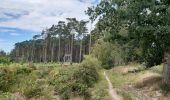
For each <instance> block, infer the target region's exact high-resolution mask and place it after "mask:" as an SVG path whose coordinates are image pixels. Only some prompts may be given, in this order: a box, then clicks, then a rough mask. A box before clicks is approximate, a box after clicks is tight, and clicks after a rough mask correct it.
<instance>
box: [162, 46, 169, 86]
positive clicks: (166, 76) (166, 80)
mask: <svg viewBox="0 0 170 100" xmlns="http://www.w3.org/2000/svg"><path fill="white" fill-rule="evenodd" d="M162 82H163V84H166V85H167V86H169V87H167V88H170V49H169V50H168V52H167V53H166V54H165V62H164V68H163V78H162Z"/></svg>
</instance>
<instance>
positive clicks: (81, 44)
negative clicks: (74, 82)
mask: <svg viewBox="0 0 170 100" xmlns="http://www.w3.org/2000/svg"><path fill="white" fill-rule="evenodd" d="M82 46H83V39H81V43H80V55H79V63H80V62H81V59H82V58H81V57H82Z"/></svg>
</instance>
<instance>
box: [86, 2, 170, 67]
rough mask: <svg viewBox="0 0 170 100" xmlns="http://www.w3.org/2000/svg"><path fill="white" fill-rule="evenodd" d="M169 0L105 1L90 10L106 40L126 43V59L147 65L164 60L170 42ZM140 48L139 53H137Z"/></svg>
mask: <svg viewBox="0 0 170 100" xmlns="http://www.w3.org/2000/svg"><path fill="white" fill-rule="evenodd" d="M165 1H167V0H160V1H158V0H138V1H135V2H134V0H102V1H101V2H100V3H99V4H98V5H97V6H95V7H91V8H89V9H88V10H87V14H88V15H89V16H90V19H91V20H92V21H94V20H96V19H97V18H99V21H98V23H97V25H96V26H97V27H96V28H95V30H98V32H99V33H96V34H102V35H103V36H104V37H103V38H104V39H106V40H108V41H110V42H112V43H118V44H119V45H120V46H125V48H124V49H123V50H125V54H124V56H125V58H126V59H125V60H126V61H127V62H130V61H136V60H137V61H139V62H144V63H145V64H146V66H147V67H151V66H154V65H159V64H161V63H162V59H163V57H164V53H165V51H166V49H167V47H168V46H169V45H170V39H169V38H170V30H169V26H170V19H169V15H170V13H169V3H167V2H165ZM138 51H139V52H138Z"/></svg>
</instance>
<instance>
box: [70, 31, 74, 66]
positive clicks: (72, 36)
mask: <svg viewBox="0 0 170 100" xmlns="http://www.w3.org/2000/svg"><path fill="white" fill-rule="evenodd" d="M73 41H74V34H73V35H72V40H71V64H72V63H73Z"/></svg>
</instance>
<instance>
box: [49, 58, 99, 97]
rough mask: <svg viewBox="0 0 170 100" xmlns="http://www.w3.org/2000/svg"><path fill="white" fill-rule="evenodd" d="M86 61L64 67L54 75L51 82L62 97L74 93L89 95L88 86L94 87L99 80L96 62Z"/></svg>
mask: <svg viewBox="0 0 170 100" xmlns="http://www.w3.org/2000/svg"><path fill="white" fill-rule="evenodd" d="M87 62H88V61H86V60H85V61H84V62H83V63H82V64H80V65H77V66H71V67H67V68H62V69H60V70H59V73H58V74H57V75H56V76H54V77H53V79H52V80H51V83H52V84H53V85H55V89H56V91H57V92H58V93H59V94H60V95H61V97H62V99H69V98H70V97H71V96H72V95H73V96H74V95H79V96H84V97H88V96H87V95H89V93H88V88H89V87H92V86H93V84H94V83H95V82H97V80H98V73H97V70H96V68H95V66H96V64H95V63H94V62H90V63H89V65H87V64H86V63H87Z"/></svg>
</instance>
